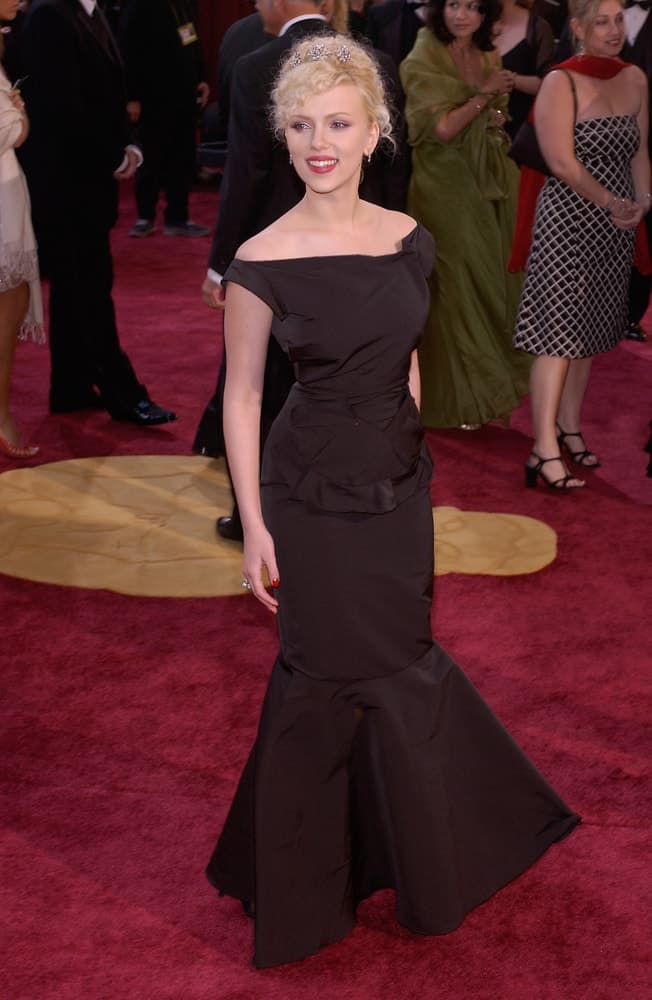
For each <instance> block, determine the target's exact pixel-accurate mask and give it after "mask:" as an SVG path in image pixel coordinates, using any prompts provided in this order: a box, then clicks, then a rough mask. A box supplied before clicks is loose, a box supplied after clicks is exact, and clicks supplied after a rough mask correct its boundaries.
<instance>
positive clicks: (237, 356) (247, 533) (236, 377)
mask: <svg viewBox="0 0 652 1000" xmlns="http://www.w3.org/2000/svg"><path fill="white" fill-rule="evenodd" d="M271 325H272V311H271V309H270V308H269V306H268V305H266V304H265V303H264V302H263V301H262V300H261V299H259V298H258V297H257V296H256V295H254V294H253V293H252V292H250V291H248V290H247V289H246V288H243V287H242V286H241V285H237V284H235V283H234V282H230V283H229V284H228V286H227V291H226V312H225V317H224V338H225V343H226V356H227V368H226V387H225V390H224V439H225V441H226V451H227V455H228V458H229V468H230V471H231V477H232V479H233V486H234V489H235V495H236V498H237V501H238V508H239V511H240V518H241V520H242V527H243V530H244V563H243V569H244V575H245V579H247V580H248V581H249V583H250V584H251V590H252V593H253V594H254V595H255V596H256V597H257V598H258V600H259V601H260V602H261V603H262V604H264V605H265V607H266V608H268V609H269V610H270V611H273V612H275V611H276V609H277V607H278V601H276V600H275V599H274V598H273V597H271V596H270V594H269V593H268V592H267V591H266V590H265V586H264V583H263V568H265V569H266V570H267V574H268V576H269V580H270V582H273V583H274V584H275V585H276V586H278V583H277V581H278V578H279V574H278V566H277V564H276V555H275V552H274V542H273V540H272V536H271V535H270V533H269V531H268V530H267V528H266V526H265V522H264V521H263V515H262V510H261V503H260V443H259V442H260V408H261V400H262V394H263V376H264V372H265V358H266V355H267V344H268V341H269V334H270V328H271Z"/></svg>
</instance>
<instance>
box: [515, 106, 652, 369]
mask: <svg viewBox="0 0 652 1000" xmlns="http://www.w3.org/2000/svg"><path fill="white" fill-rule="evenodd" d="M639 144H640V136H639V130H638V124H637V122H636V119H635V118H634V117H633V115H610V116H605V117H600V118H587V119H585V120H584V121H579V122H576V124H575V156H576V157H577V159H578V160H579V161H580V162H581V163H583V164H584V166H585V167H586V168H587V170H589V171H590V173H591V174H592V175H593V176H594V177H595V178H596V180H598V181H600V183H602V184H604V185H605V187H606V188H607V189H608V190H609V191H610V192H611V193H612V194H614V195H616V196H617V197H620V198H633V197H634V192H633V185H632V173H631V161H632V157H633V156H635V154H636V152H637V150H638V148H639ZM633 248H634V230H623V229H617V228H616V226H614V225H613V223H612V222H611V221H610V219H609V216H608V214H607V212H606V211H605V210H604V209H603V208H600V207H599V206H598V205H595V204H593V202H590V201H587V199H586V198H582V196H581V195H579V194H577V193H576V192H575V191H573V189H572V188H570V187H569V186H568V185H567V184H564V183H563V181H560V180H559V179H558V178H556V177H549V178H548V180H547V181H546V183H545V185H544V187H543V189H542V191H541V194H540V195H539V201H538V204H537V211H536V217H535V222H534V231H533V236H532V246H531V249H530V256H529V258H528V263H527V277H526V280H525V284H524V286H523V292H522V295H521V302H520V306H519V310H518V314H517V318H516V327H515V333H514V347H517V348H520V349H521V350H523V351H527V352H528V353H530V354H542V355H550V356H552V357H560V358H586V357H591V355H593V354H599V353H601V352H602V351H610V350H611V349H612V348H614V347H615V346H616V345H617V344H618V342H619V341H620V340H621V338H622V337H623V335H624V332H625V329H626V327H627V316H628V286H629V276H630V271H631V266H632V256H633Z"/></svg>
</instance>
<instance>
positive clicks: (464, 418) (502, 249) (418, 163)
mask: <svg viewBox="0 0 652 1000" xmlns="http://www.w3.org/2000/svg"><path fill="white" fill-rule="evenodd" d="M491 72H492V69H491V65H490V62H489V58H488V57H485V75H486V76H487V77H488V76H489V75H490V74H491ZM400 75H401V81H402V83H403V87H404V90H405V94H406V108H405V113H406V117H407V123H408V134H409V141H410V145H411V146H412V160H413V170H412V179H411V182H410V193H409V201H408V206H409V210H410V212H411V214H412V215H414V217H415V218H416V219H417V220H418V221H419V222H420V223H421V224H422V225H424V226H425V227H426V228H427V229H429V230H430V232H431V233H432V234H433V236H434V237H435V243H436V253H437V257H436V267H435V271H434V272H433V275H432V277H431V278H430V292H431V306H430V314H429V317H428V323H427V326H426V329H425V331H424V337H423V341H422V344H421V348H420V350H419V361H420V367H421V380H422V405H421V418H422V420H423V423H424V424H426V425H427V426H430V427H459V426H460V425H462V424H485V423H487V422H488V421H490V420H495V419H504V418H506V417H507V416H508V415H509V414H510V413H511V411H512V410H513V409H514V408H515V407H516V406H517V405H518V403H519V401H520V398H521V397H522V396H523V395H524V394H525V393H526V392H527V387H528V374H529V368H530V364H531V359H529V358H528V357H527V356H526V355H525V354H524V353H522V352H519V351H516V350H515V349H514V348H513V347H512V335H513V330H514V318H515V315H516V310H517V307H518V301H519V295H520V290H521V280H522V279H521V277H520V276H519V275H515V274H508V272H507V259H508V256H509V250H510V245H511V240H512V232H513V227H514V217H515V211H516V199H517V192H518V169H517V167H516V165H515V164H514V163H513V162H512V161H511V160H510V159H509V157H508V156H507V154H506V140H505V138H504V136H503V135H502V130H500V129H498V128H497V127H496V126H494V125H493V124H492V123H491V120H490V114H489V110H485V111H482V112H480V113H479V114H478V115H477V116H476V118H475V119H474V120H473V121H472V122H471V124H470V125H468V126H467V128H465V129H463V130H462V132H460V133H459V134H458V135H457V136H455V137H454V138H453V139H452V140H451V141H450V142H448V143H445V142H440V141H439V140H438V139H437V138H436V137H435V134H434V128H435V125H436V123H437V121H438V119H440V118H441V117H442V116H443V115H445V114H446V113H447V112H449V111H451V110H452V109H453V108H456V107H459V106H460V105H461V104H463V103H464V102H465V101H468V99H469V98H470V97H472V96H473V95H474V94H475V93H476V91H475V90H474V88H473V87H471V86H469V84H467V83H466V82H465V81H464V80H463V79H462V78H461V77H460V76H459V74H458V72H457V69H456V67H455V64H454V63H453V60H452V57H451V55H450V53H449V51H448V47H447V46H446V45H444V44H443V43H442V42H440V41H439V40H438V39H437V38H436V37H435V35H433V33H432V32H431V31H430V29H428V28H422V29H421V30H420V31H419V34H418V36H417V41H416V43H415V46H414V48H413V49H412V51H411V53H410V54H409V55H408V57H407V58H406V59H405V60H404V61H403V62H402V63H401V67H400ZM489 107H493V108H496V109H498V110H501V111H503V112H506V109H507V99H506V98H504V97H499V98H494V100H493V101H492V102H491V103H490V105H489Z"/></svg>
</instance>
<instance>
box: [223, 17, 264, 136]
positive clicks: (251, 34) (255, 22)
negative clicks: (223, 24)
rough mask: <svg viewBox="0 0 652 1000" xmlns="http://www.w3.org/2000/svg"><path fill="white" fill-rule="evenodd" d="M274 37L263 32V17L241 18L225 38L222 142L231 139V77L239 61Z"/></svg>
mask: <svg viewBox="0 0 652 1000" xmlns="http://www.w3.org/2000/svg"><path fill="white" fill-rule="evenodd" d="M274 38H275V35H268V34H267V32H266V31H265V30H264V28H263V22H262V18H261V16H260V14H249V15H248V17H242V18H240V20H239V21H236V22H235V23H234V24H232V25H231V27H230V28H229V29H228V30H227V32H226V34H225V35H224V38H223V39H222V42H221V44H220V50H219V52H218V54H217V104H218V118H217V123H216V135H217V138H218V139H219V140H220V141H221V142H226V139H227V136H228V131H229V105H230V102H231V78H232V77H233V71H234V69H235V65H236V63H237V61H238V59H239V58H240V57H241V56H245V55H247V53H249V52H255V51H256V49H259V48H260V46H261V45H266V44H267V43H268V42H272V41H274Z"/></svg>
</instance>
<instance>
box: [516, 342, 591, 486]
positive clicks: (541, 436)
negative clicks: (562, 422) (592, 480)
mask: <svg viewBox="0 0 652 1000" xmlns="http://www.w3.org/2000/svg"><path fill="white" fill-rule="evenodd" d="M570 364H571V362H570V361H569V360H568V358H551V357H546V356H545V355H541V356H539V357H537V359H536V360H535V362H534V364H533V365H532V370H531V372H530V401H531V406H532V419H533V422H534V444H533V446H532V451H533V453H535V454H536V455H537V456H538V457H539V458H554V457H555V456H556V455H559V445H558V443H557V429H556V426H555V425H556V421H557V415H558V411H559V405H560V402H561V399H562V394H563V392H564V384H565V382H566V378H567V376H568V371H569V367H570ZM528 465H536V460H535V459H534V458H533V457H531V458H530V459H529V461H528ZM543 471H544V474H545V477H546V479H549V480H550V481H551V482H554V481H555V480H557V479H562V478H563V477H564V476H565V475H567V473H568V470H567V469H566V466H565V465H564V463H563V462H562V460H561V458H560V459H559V461H558V462H549V463H548V464H547V465H546V466H545V469H544V470H543ZM568 485H569V486H583V485H584V483H583V480H581V479H575V478H573V479H571V480H570V481H569V483H568Z"/></svg>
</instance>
